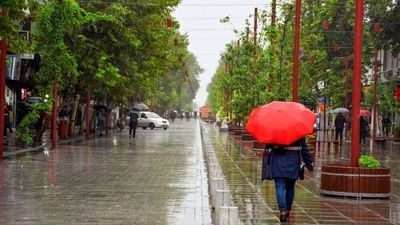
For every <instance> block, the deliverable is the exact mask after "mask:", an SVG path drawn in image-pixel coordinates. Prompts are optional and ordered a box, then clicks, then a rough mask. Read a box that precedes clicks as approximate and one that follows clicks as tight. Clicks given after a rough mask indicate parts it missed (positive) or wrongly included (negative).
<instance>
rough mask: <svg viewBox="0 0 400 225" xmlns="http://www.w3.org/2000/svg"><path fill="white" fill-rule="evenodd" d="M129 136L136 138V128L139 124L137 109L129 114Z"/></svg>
mask: <svg viewBox="0 0 400 225" xmlns="http://www.w3.org/2000/svg"><path fill="white" fill-rule="evenodd" d="M128 116H129V137H131V136H132V137H133V138H135V136H136V128H137V126H138V118H139V113H138V112H136V111H130V112H129V114H128Z"/></svg>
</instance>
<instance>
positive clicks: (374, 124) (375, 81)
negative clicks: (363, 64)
mask: <svg viewBox="0 0 400 225" xmlns="http://www.w3.org/2000/svg"><path fill="white" fill-rule="evenodd" d="M377 84H378V45H377V44H375V52H374V104H373V106H374V109H373V110H374V112H373V115H372V116H373V117H374V118H373V119H374V120H373V121H372V122H373V124H372V138H376V119H377V118H376V116H377V105H376V104H377V101H378V98H377V92H378V91H377Z"/></svg>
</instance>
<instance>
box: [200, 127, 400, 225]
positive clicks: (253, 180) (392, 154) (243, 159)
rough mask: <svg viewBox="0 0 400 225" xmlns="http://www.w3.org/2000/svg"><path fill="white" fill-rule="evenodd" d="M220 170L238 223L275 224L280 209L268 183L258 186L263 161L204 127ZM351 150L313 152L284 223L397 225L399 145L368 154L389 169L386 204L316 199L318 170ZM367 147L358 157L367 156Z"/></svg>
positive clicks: (382, 201) (343, 159)
mask: <svg viewBox="0 0 400 225" xmlns="http://www.w3.org/2000/svg"><path fill="white" fill-rule="evenodd" d="M204 129H205V133H206V134H207V136H209V137H210V140H211V144H210V145H212V147H213V149H214V151H215V152H216V155H217V157H218V161H219V164H220V167H221V169H222V171H223V173H224V176H225V179H226V181H227V183H228V186H229V189H230V190H231V192H232V196H233V202H234V203H235V205H236V206H237V207H238V208H239V217H240V220H241V223H242V224H245V225H247V224H248V225H261V224H279V223H280V222H279V218H278V217H277V216H278V215H279V209H278V207H277V203H276V200H275V187H274V183H273V182H272V181H261V180H260V174H261V171H260V169H261V156H260V154H256V152H254V151H253V149H249V148H247V147H244V146H243V145H241V144H240V143H239V142H238V141H236V140H235V138H234V137H232V136H229V135H228V133H227V132H219V131H218V129H216V128H215V127H214V126H204ZM349 149H350V146H349V143H347V144H345V145H344V146H343V148H342V149H340V150H339V151H334V150H330V151H328V150H327V149H322V150H321V151H319V152H318V153H317V160H316V162H315V170H314V172H306V178H305V180H303V181H298V182H297V184H296V197H295V202H294V207H293V210H292V212H291V215H290V220H289V222H287V224H371V225H372V224H374V225H375V224H400V189H399V183H400V180H399V172H400V164H399V160H400V145H399V144H388V145H386V147H385V148H377V149H375V150H373V151H372V154H373V155H374V157H376V158H378V159H379V161H381V162H382V164H383V166H387V167H390V168H391V195H390V199H375V200H374V199H356V198H342V197H330V196H326V195H322V194H320V189H319V186H320V174H321V165H322V164H325V163H335V162H339V161H340V162H342V163H343V162H350V159H349V158H350V157H349V153H350V150H349ZM370 151H371V150H370V149H369V148H368V147H365V148H363V149H362V150H361V152H360V154H367V153H370Z"/></svg>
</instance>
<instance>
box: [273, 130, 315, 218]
mask: <svg viewBox="0 0 400 225" xmlns="http://www.w3.org/2000/svg"><path fill="white" fill-rule="evenodd" d="M266 148H269V149H271V153H270V154H272V155H271V156H272V161H271V173H272V177H273V179H274V182H275V192H276V199H277V202H278V206H279V210H280V218H279V219H280V221H281V222H285V221H287V220H288V217H289V214H290V211H291V210H292V204H293V199H294V196H295V184H296V180H297V179H298V178H299V171H300V165H301V160H302V159H303V161H304V163H305V167H306V168H307V169H308V170H309V171H312V170H313V164H312V160H311V156H310V152H309V151H308V147H307V144H306V141H305V138H301V139H299V140H298V141H295V142H294V143H292V144H291V145H286V146H285V145H267V146H266Z"/></svg>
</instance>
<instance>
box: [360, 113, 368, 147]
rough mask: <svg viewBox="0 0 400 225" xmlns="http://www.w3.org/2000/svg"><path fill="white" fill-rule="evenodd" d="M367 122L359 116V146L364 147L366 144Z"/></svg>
mask: <svg viewBox="0 0 400 225" xmlns="http://www.w3.org/2000/svg"><path fill="white" fill-rule="evenodd" d="M368 132H369V129H368V122H367V120H366V119H365V118H364V116H360V144H362V146H364V147H365V145H366V144H367V140H366V139H367V136H368Z"/></svg>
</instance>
